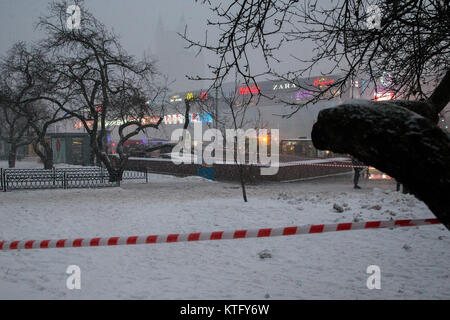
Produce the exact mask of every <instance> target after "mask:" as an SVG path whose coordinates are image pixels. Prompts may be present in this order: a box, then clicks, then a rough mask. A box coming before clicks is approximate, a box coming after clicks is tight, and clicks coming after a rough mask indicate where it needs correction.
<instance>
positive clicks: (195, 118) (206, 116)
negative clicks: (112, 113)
mask: <svg viewBox="0 0 450 320" xmlns="http://www.w3.org/2000/svg"><path fill="white" fill-rule="evenodd" d="M128 121H136V120H135V119H131V118H130V119H128ZM158 121H159V117H156V116H146V117H143V118H142V119H141V123H142V124H143V125H147V124H157V123H158ZM189 122H208V123H211V122H212V116H211V114H210V113H208V112H200V113H189ZM93 123H94V121H86V124H87V125H88V127H89V128H92V124H93ZM123 123H124V121H123V120H114V121H106V126H107V127H111V126H120V125H122V124H123ZM162 123H164V124H183V123H184V115H182V114H181V113H177V114H168V115H165V116H164V118H163V121H162ZM74 127H75V129H81V128H83V123H82V122H81V121H78V122H76V123H75V125H74Z"/></svg>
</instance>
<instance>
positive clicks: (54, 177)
mask: <svg viewBox="0 0 450 320" xmlns="http://www.w3.org/2000/svg"><path fill="white" fill-rule="evenodd" d="M53 185H54V186H55V185H56V169H55V167H53Z"/></svg>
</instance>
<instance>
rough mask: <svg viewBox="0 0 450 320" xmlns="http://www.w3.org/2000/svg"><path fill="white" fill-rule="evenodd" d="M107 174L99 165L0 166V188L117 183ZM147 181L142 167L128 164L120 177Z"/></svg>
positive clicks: (116, 185)
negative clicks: (53, 166)
mask: <svg viewBox="0 0 450 320" xmlns="http://www.w3.org/2000/svg"><path fill="white" fill-rule="evenodd" d="M111 180H118V179H111V176H110V174H109V173H108V171H107V170H106V169H105V168H102V167H84V168H53V169H49V170H46V169H3V168H0V190H2V191H4V192H6V191H12V190H23V189H72V188H102V187H118V186H120V183H121V181H111ZM127 180H128V181H130V180H132V181H140V182H145V183H148V171H147V169H146V168H138V169H132V168H128V169H127V170H126V171H124V173H123V175H122V182H123V181H127Z"/></svg>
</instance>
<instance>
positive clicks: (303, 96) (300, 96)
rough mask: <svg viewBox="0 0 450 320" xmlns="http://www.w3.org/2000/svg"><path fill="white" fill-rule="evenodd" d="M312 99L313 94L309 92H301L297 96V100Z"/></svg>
mask: <svg viewBox="0 0 450 320" xmlns="http://www.w3.org/2000/svg"><path fill="white" fill-rule="evenodd" d="M312 97H313V93H312V92H311V91H309V90H299V91H297V93H296V94H295V100H303V99H310V98H312Z"/></svg>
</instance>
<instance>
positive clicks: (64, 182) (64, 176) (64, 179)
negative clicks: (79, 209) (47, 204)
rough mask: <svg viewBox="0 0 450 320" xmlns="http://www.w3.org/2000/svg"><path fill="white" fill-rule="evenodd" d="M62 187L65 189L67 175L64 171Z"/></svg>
mask: <svg viewBox="0 0 450 320" xmlns="http://www.w3.org/2000/svg"><path fill="white" fill-rule="evenodd" d="M63 188H64V189H67V176H66V172H65V171H64V173H63Z"/></svg>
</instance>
